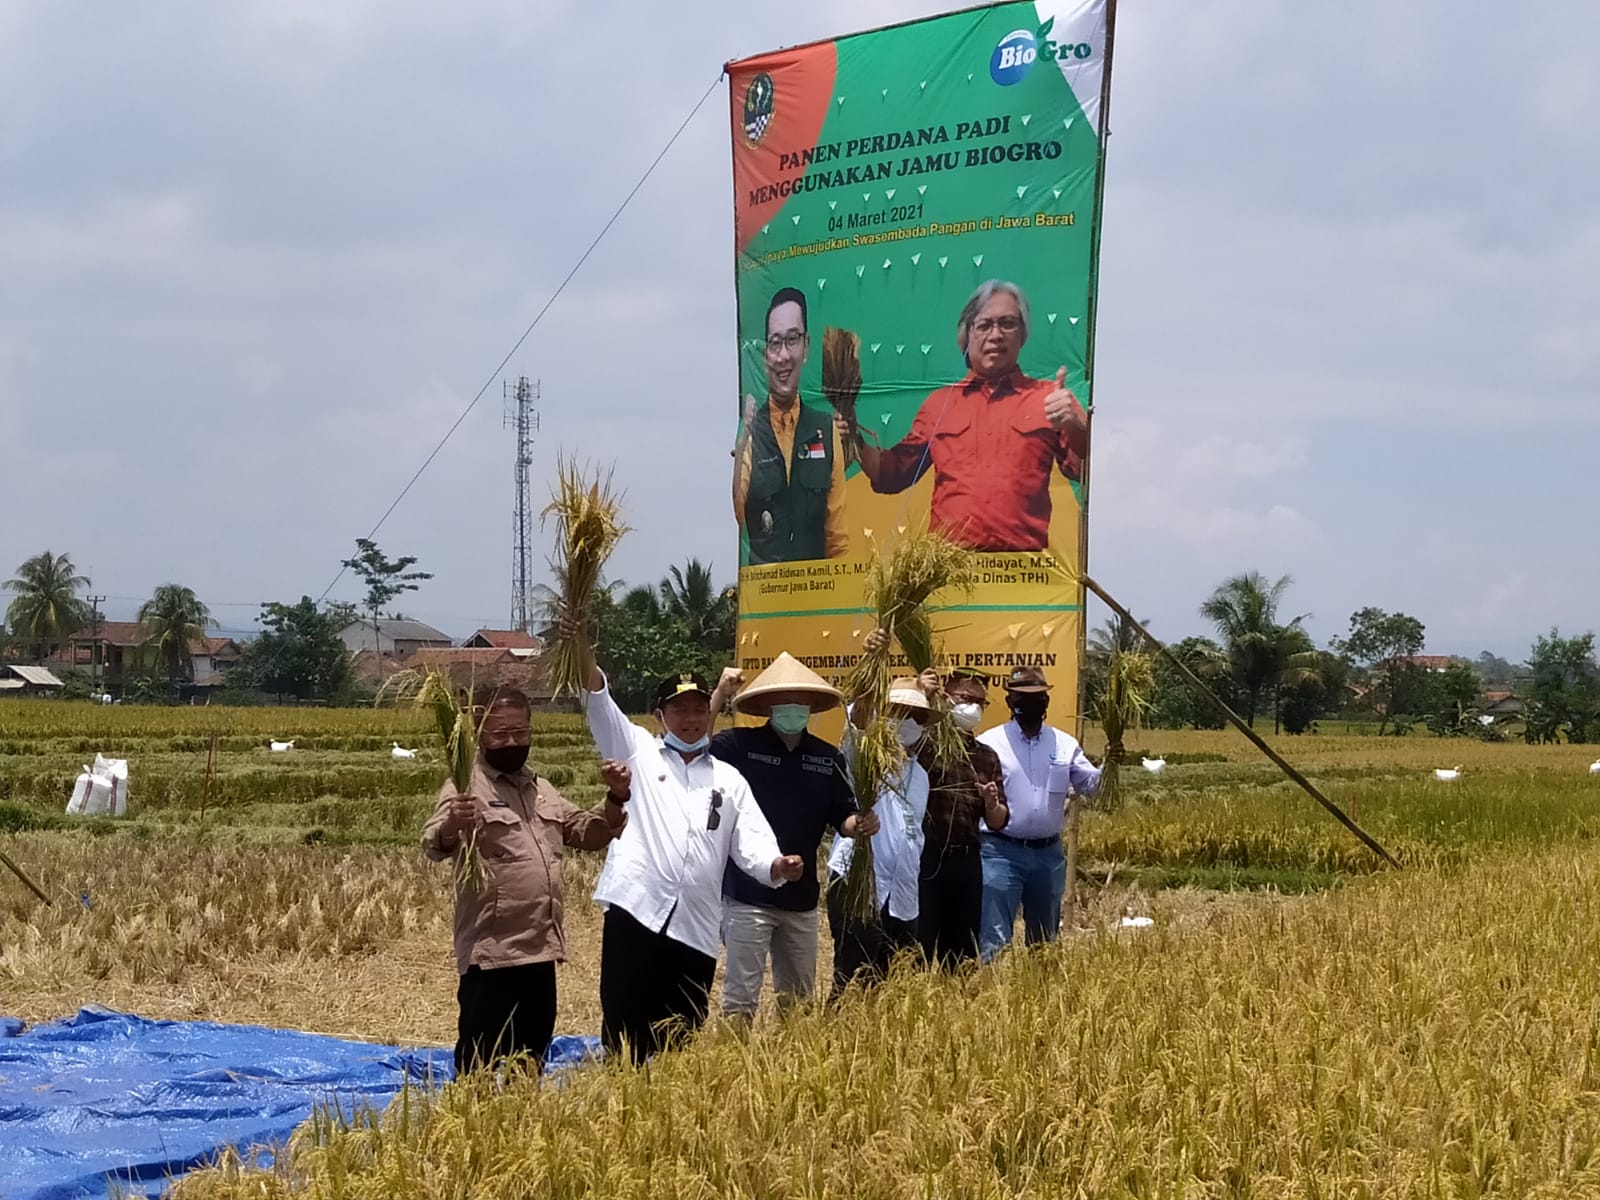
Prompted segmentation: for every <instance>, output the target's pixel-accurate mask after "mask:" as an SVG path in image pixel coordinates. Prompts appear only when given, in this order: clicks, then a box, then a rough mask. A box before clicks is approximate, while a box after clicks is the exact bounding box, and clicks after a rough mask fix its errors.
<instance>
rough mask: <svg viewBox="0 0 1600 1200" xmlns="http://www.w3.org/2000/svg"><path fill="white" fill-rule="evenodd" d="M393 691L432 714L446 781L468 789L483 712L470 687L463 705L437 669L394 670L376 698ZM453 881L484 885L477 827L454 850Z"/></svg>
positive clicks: (476, 887)
mask: <svg viewBox="0 0 1600 1200" xmlns="http://www.w3.org/2000/svg"><path fill="white" fill-rule="evenodd" d="M390 692H393V693H394V695H395V697H396V699H397V700H398V699H409V700H411V701H413V702H414V703H415V704H417V705H418V706H420V707H422V708H424V709H427V710H428V712H429V713H431V714H432V716H433V721H434V726H435V728H437V729H438V731H439V740H440V741H441V742H442V743H443V745H444V757H445V761H446V762H447V763H449V765H450V782H451V785H452V786H453V787H454V788H455V789H456V795H458V796H467V795H471V793H472V766H473V763H474V762H476V761H477V758H478V731H479V728H480V727H481V725H482V723H483V716H484V715H486V714H480V713H479V712H478V711H477V708H476V706H475V705H474V704H473V702H472V701H473V690H472V689H470V688H469V689H468V690H467V703H466V707H465V708H463V707H462V705H461V699H460V695H459V693H458V692H457V691H456V687H455V685H454V684H453V683H451V682H450V677H449V676H448V675H446V674H445V673H444V672H443V671H440V670H436V669H435V670H430V671H398V672H396V673H395V674H394V675H391V676H390V677H389V678H388V679H387V680H385V681H384V684H383V687H382V688H380V689H379V690H378V701H379V702H380V703H381V702H382V700H383V698H384V696H385V695H386V694H388V693H390ZM455 882H456V886H457V887H458V888H462V889H464V890H467V891H471V892H481V891H483V889H484V888H485V887H486V886H487V885H488V882H489V875H488V869H487V868H486V867H485V866H484V862H483V855H482V854H481V853H480V852H479V850H478V831H477V830H476V829H474V830H473V831H472V832H471V833H469V834H467V836H466V837H465V838H464V839H463V840H462V843H461V848H460V849H459V850H457V851H456V864H455Z"/></svg>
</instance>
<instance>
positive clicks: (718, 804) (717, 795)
mask: <svg viewBox="0 0 1600 1200" xmlns="http://www.w3.org/2000/svg"><path fill="white" fill-rule="evenodd" d="M721 824H722V789H721V788H712V789H711V815H710V816H708V817H707V818H706V829H707V830H708V831H710V832H713V833H714V832H716V829H717V827H718V826H719V825H721Z"/></svg>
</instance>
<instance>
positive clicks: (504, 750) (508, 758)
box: [483, 746, 528, 775]
mask: <svg viewBox="0 0 1600 1200" xmlns="http://www.w3.org/2000/svg"><path fill="white" fill-rule="evenodd" d="M483 761H484V762H486V763H488V764H489V765H490V766H491V767H493V768H494V769H495V770H496V771H499V772H500V773H501V774H502V775H515V774H516V773H517V772H518V771H520V770H522V767H523V764H524V763H526V762H527V761H528V747H527V746H499V747H496V748H495V749H493V750H490V749H488V748H487V747H485V749H484V751H483Z"/></svg>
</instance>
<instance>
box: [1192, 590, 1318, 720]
mask: <svg viewBox="0 0 1600 1200" xmlns="http://www.w3.org/2000/svg"><path fill="white" fill-rule="evenodd" d="M1292 582H1293V580H1292V579H1290V578H1289V576H1287V575H1284V576H1281V577H1280V578H1278V579H1277V580H1276V581H1274V582H1272V583H1268V582H1267V580H1266V578H1265V577H1264V576H1263V575H1262V574H1261V573H1260V572H1259V571H1250V572H1247V573H1246V574H1243V575H1235V576H1234V577H1233V578H1231V579H1227V580H1224V581H1223V582H1222V584H1221V585H1220V586H1218V588H1217V590H1216V591H1214V592H1213V593H1211V598H1210V599H1208V600H1207V601H1206V602H1205V603H1204V604H1202V605H1201V606H1200V615H1201V616H1202V617H1204V618H1205V619H1206V620H1208V621H1210V622H1211V623H1212V624H1213V625H1215V626H1216V629H1217V633H1218V634H1219V635H1220V636H1221V638H1222V645H1223V648H1224V650H1225V651H1226V652H1227V655H1228V663H1229V668H1230V671H1231V673H1232V675H1233V677H1234V681H1235V682H1236V683H1237V684H1238V685H1239V689H1240V691H1242V692H1243V693H1244V694H1245V697H1246V700H1247V707H1246V709H1245V716H1246V719H1247V720H1248V721H1249V723H1250V725H1251V726H1252V727H1254V725H1255V721H1256V708H1257V707H1258V706H1259V704H1260V702H1261V694H1262V693H1263V692H1264V691H1266V690H1267V689H1268V688H1272V689H1274V692H1276V689H1277V688H1279V687H1281V686H1285V685H1286V684H1288V683H1290V682H1292V680H1291V679H1290V678H1289V677H1288V673H1290V672H1295V671H1302V670H1309V669H1311V667H1310V664H1309V663H1308V662H1306V661H1304V658H1303V656H1304V655H1305V654H1306V652H1307V651H1308V650H1309V648H1310V641H1309V638H1308V637H1307V636H1306V633H1305V631H1304V629H1303V628H1301V626H1302V623H1303V622H1304V621H1305V619H1306V615H1309V614H1302V615H1301V616H1298V617H1295V618H1294V619H1293V620H1292V621H1289V622H1288V623H1287V624H1282V625H1280V624H1279V623H1278V605H1279V604H1280V603H1282V601H1283V594H1284V593H1285V592H1286V591H1288V590H1289V585H1290V584H1291V583H1292ZM1313 657H1314V655H1313ZM1301 678H1303V676H1301Z"/></svg>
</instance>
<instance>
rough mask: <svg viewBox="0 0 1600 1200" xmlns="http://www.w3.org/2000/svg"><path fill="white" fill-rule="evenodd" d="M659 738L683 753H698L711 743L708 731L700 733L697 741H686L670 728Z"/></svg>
mask: <svg viewBox="0 0 1600 1200" xmlns="http://www.w3.org/2000/svg"><path fill="white" fill-rule="evenodd" d="M661 740H662V741H664V742H666V743H667V745H668V746H671V747H672V748H673V749H674V750H678V751H681V752H682V753H684V754H699V753H700V752H701V751H702V750H704V749H705V748H706V747H707V746H709V745H711V735H710V734H709V733H706V734H702V735H701V736H700V740H699V741H697V742H686V741H684V740H683V739H682V738H681V737H679V736H678V735H677V734H675V733H673V732H672V730H670V729H669V730H667V732H666V733H664V734H662V735H661Z"/></svg>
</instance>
